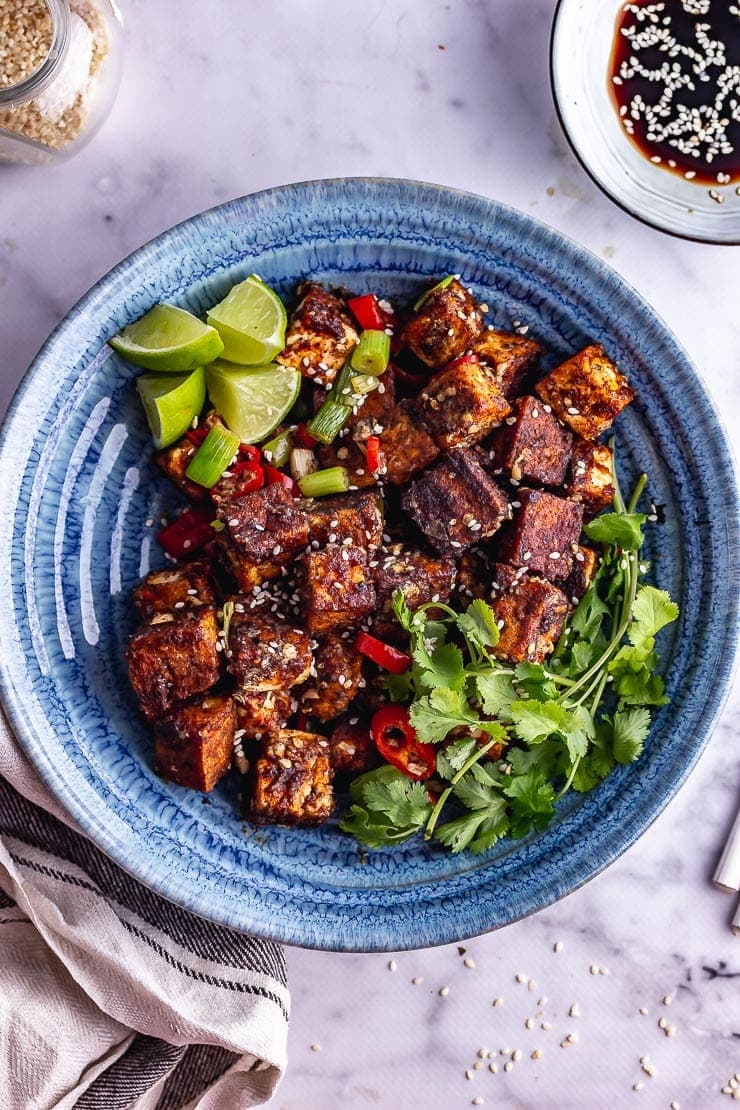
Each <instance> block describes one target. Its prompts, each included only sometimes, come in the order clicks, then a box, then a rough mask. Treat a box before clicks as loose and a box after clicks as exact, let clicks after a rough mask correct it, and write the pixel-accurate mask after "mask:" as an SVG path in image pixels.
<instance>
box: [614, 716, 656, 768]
mask: <svg viewBox="0 0 740 1110" xmlns="http://www.w3.org/2000/svg"><path fill="white" fill-rule="evenodd" d="M649 731H650V712H649V711H648V710H647V709H618V710H617V712H616V713H615V714H614V758H615V759H616V761H617V763H634V761H635V760H636V759H637V758H638V756H639V755H640V754H641V752H642V748H643V744H644V743H645V739H646V737H647V734H648V732H649Z"/></svg>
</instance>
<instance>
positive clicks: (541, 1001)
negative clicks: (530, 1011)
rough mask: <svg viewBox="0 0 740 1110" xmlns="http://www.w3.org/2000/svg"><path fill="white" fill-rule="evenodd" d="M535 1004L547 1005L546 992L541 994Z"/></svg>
mask: <svg viewBox="0 0 740 1110" xmlns="http://www.w3.org/2000/svg"><path fill="white" fill-rule="evenodd" d="M537 1005H538V1006H546V1005H547V995H546V994H543V995H542V998H538V999H537Z"/></svg>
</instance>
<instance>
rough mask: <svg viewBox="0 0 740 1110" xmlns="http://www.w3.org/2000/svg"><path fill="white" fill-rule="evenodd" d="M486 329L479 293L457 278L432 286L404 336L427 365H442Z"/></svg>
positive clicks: (407, 324)
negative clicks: (484, 327) (477, 298)
mask: <svg viewBox="0 0 740 1110" xmlns="http://www.w3.org/2000/svg"><path fill="white" fill-rule="evenodd" d="M482 331H483V315H482V313H481V310H480V308H479V306H478V303H477V301H476V300H475V297H473V296H472V295H471V294H470V293H468V291H467V289H466V288H465V286H464V285H462V284H461V282H459V281H458V280H457V279H454V280H453V281H451V282H450V283H449V285H446V286H445V287H444V288H443V289H436V288H435V289H432V290H431V291H430V292H429V293H428V294H427V296H426V298H425V299H424V303H423V304H422V305H421V307H420V308H419V310H418V311H417V312H414V313H413V314H412V315H411V317H410V319H409V320H408V321H407V323H406V326H405V327H404V329H403V334H402V340H403V343H404V344H405V346H407V347H408V348H409V349H410V350H411V352H412V353H413V354H415V355H416V357H417V358H418V359H420V360H421V362H423V363H425V365H426V366H431V367H432V368H433V369H435V370H436V369H439V368H440V367H442V366H445V365H446V364H447V363H448V362H450V361H451V360H452V359H453V358H457V357H458V356H459V355H461V354H462V353H463V351H466V350H467V349H468V347H470V346H472V344H473V343H474V342H475V340H476V339H477V338H478V336H479V335H480V333H481V332H482Z"/></svg>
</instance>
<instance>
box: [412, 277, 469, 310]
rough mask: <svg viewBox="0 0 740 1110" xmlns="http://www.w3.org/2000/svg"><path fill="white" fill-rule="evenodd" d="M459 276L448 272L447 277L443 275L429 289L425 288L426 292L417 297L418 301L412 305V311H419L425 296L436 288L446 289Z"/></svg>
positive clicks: (429, 294) (428, 295) (429, 295)
mask: <svg viewBox="0 0 740 1110" xmlns="http://www.w3.org/2000/svg"><path fill="white" fill-rule="evenodd" d="M459 278H460V275H459V274H448V275H447V277H443V278H442V280H441V281H438V282H437V284H436V285H433V286H432V288H431V289H427V291H426V293H422V295H421V296H420V297H419V299H418V301H417V302H416V304H415V305H414V312H418V311H419V309H420V308H421V306H422V305H423V304H424V301H425V300H426V299H427V297H431V295H432V293H436V292H437V290H438V289H446V288H447V286H448V285H450V284H451V283H452V282H453V281H455V280H456V279H457V280H459Z"/></svg>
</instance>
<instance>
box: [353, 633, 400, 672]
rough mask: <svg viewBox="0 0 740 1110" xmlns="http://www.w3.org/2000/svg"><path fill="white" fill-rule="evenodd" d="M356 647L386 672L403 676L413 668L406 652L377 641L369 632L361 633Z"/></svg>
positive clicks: (356, 641)
mask: <svg viewBox="0 0 740 1110" xmlns="http://www.w3.org/2000/svg"><path fill="white" fill-rule="evenodd" d="M355 647H356V648H357V650H358V651H359V652H360V653H361V654H362V655H366V656H367V658H368V659H372V661H373V663H377V664H378V666H379V667H382V668H383V670H384V671H390V673H391V674H403V672H404V671H407V670H408V669H409V667H410V666H411V659H410V657H409V656H408V655H406V653H405V652H403V651H399V650H398V648H395V647H393V646H392V644H386V643H384V641H383V640H378V639H376V637H375V636H370V635H369V634H368V633H367V632H360V634H359V635H358V637H357V639H356V640H355Z"/></svg>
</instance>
